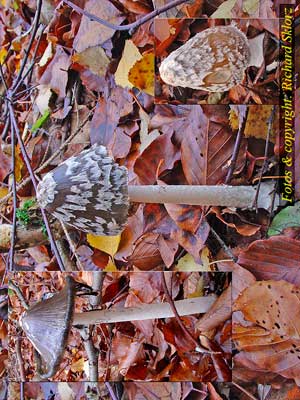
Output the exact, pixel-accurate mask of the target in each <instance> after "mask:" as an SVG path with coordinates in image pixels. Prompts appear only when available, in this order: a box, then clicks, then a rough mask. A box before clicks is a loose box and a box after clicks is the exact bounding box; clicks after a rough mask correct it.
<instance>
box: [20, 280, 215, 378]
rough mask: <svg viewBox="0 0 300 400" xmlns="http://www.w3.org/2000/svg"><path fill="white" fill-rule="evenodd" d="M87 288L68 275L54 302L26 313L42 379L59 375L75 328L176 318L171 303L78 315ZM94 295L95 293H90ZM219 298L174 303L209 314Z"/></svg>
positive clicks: (22, 322)
mask: <svg viewBox="0 0 300 400" xmlns="http://www.w3.org/2000/svg"><path fill="white" fill-rule="evenodd" d="M81 287H87V286H86V285H84V284H82V283H79V282H77V281H75V280H74V279H73V278H72V277H71V276H69V275H67V276H66V285H65V286H64V288H63V289H62V290H61V291H60V292H57V293H55V294H54V295H53V296H52V297H51V298H50V299H46V300H41V301H39V302H38V303H36V304H34V305H33V306H31V307H30V308H29V309H28V310H26V311H25V312H24V313H23V314H22V316H21V318H20V325H21V327H22V329H23V330H24V332H25V334H26V336H27V337H28V339H29V340H30V342H31V343H32V345H33V346H34V348H35V359H36V362H37V372H38V374H39V376H40V377H41V378H50V377H51V376H53V375H55V373H56V372H57V370H58V368H59V364H60V362H61V361H62V358H63V354H64V351H65V348H66V345H67V339H68V336H69V332H70V329H71V326H72V325H74V326H75V325H94V324H101V323H114V322H126V321H137V320H147V319H154V318H170V317H174V311H173V310H172V308H171V306H170V304H169V303H155V304H144V305H143V306H141V307H127V308H126V307H124V308H121V309H119V308H116V309H110V310H93V311H87V312H83V313H74V301H75V295H76V294H77V293H78V290H79V289H80V288H81ZM89 294H94V293H89ZM215 300H216V296H215V295H209V296H205V297H198V298H197V297H196V298H190V299H184V300H177V301H174V306H175V307H176V310H177V312H178V314H179V315H180V316H182V315H191V314H203V313H206V312H207V311H208V310H209V309H210V308H211V307H212V305H213V303H214V302H215Z"/></svg>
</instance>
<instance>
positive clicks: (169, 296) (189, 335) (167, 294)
mask: <svg viewBox="0 0 300 400" xmlns="http://www.w3.org/2000/svg"><path fill="white" fill-rule="evenodd" d="M161 278H162V284H163V288H164V293H165V296H166V298H167V301H168V303H169V304H170V307H171V308H172V310H173V313H174V316H175V318H176V321H177V323H178V325H179V326H180V328H181V330H182V331H183V333H184V334H185V335H186V336H187V337H188V338H189V339H190V340H191V341H192V342H193V344H194V346H195V349H196V350H197V351H198V352H199V353H211V352H210V351H209V350H208V349H206V348H205V347H203V346H202V345H201V344H199V343H198V342H197V340H196V339H195V338H194V337H193V336H192V334H191V333H190V332H189V331H188V329H187V328H186V326H185V325H184V324H183V322H182V321H181V319H180V316H179V314H178V311H177V309H176V307H175V305H174V301H173V299H172V297H171V295H170V292H169V289H168V286H167V282H166V278H165V273H164V272H161Z"/></svg>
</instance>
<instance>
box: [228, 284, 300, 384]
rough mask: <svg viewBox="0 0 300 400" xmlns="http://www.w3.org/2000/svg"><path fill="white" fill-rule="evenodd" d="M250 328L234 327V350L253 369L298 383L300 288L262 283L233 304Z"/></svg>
mask: <svg viewBox="0 0 300 400" xmlns="http://www.w3.org/2000/svg"><path fill="white" fill-rule="evenodd" d="M233 309H234V311H241V312H242V313H243V315H244V318H245V319H246V320H247V321H249V322H251V323H252V325H250V326H242V325H240V324H234V325H233V339H234V341H235V344H236V347H237V349H238V350H240V351H241V352H246V354H244V355H245V356H246V357H247V358H248V359H249V360H250V361H251V362H252V363H253V365H255V367H256V369H264V370H267V371H269V372H275V373H277V374H279V375H282V376H284V377H286V378H290V379H294V380H295V382H296V383H297V384H300V378H299V377H300V318H299V315H300V289H299V288H298V287H296V286H295V285H292V284H291V283H288V282H286V281H261V282H256V283H255V284H253V285H251V286H250V287H249V288H247V289H245V290H244V291H243V292H242V294H241V296H239V297H238V299H237V300H236V301H235V303H234V306H233Z"/></svg>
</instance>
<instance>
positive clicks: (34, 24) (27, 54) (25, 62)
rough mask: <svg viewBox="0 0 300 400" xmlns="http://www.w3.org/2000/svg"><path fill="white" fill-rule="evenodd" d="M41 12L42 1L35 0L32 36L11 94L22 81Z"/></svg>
mask: <svg viewBox="0 0 300 400" xmlns="http://www.w3.org/2000/svg"><path fill="white" fill-rule="evenodd" d="M41 10H42V0H37V4H36V12H35V16H34V20H33V23H32V25H33V28H32V35H31V37H30V41H29V44H28V46H27V48H26V50H25V57H24V58H23V59H22V63H21V67H20V70H19V73H18V76H17V78H16V80H15V82H14V83H13V86H12V89H11V91H12V94H15V92H16V90H17V88H18V84H19V82H20V81H21V80H22V79H23V77H22V75H23V72H24V69H25V67H26V64H27V60H28V57H29V54H30V50H31V48H32V45H33V42H34V39H35V36H36V34H37V31H38V28H39V21H40V16H41Z"/></svg>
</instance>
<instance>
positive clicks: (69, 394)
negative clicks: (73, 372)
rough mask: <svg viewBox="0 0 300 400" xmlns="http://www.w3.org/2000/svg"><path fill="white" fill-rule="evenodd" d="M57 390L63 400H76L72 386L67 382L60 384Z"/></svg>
mask: <svg viewBox="0 0 300 400" xmlns="http://www.w3.org/2000/svg"><path fill="white" fill-rule="evenodd" d="M57 390H58V393H59V395H60V398H61V400H74V399H75V393H74V392H73V390H72V388H71V386H70V384H68V383H67V382H58V384H57Z"/></svg>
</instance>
